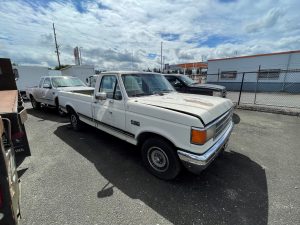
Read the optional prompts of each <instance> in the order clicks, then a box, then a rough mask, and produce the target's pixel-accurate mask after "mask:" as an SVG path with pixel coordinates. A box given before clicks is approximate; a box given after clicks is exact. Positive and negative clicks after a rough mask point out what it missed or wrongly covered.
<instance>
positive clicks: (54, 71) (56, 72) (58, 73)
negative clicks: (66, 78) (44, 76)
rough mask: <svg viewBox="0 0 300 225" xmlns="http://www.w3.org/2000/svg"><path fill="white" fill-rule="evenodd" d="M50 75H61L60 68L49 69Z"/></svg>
mask: <svg viewBox="0 0 300 225" xmlns="http://www.w3.org/2000/svg"><path fill="white" fill-rule="evenodd" d="M48 76H61V71H60V70H48Z"/></svg>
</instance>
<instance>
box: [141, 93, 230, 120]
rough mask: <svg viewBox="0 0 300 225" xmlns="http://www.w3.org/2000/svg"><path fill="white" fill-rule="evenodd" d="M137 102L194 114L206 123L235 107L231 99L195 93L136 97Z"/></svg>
mask: <svg viewBox="0 0 300 225" xmlns="http://www.w3.org/2000/svg"><path fill="white" fill-rule="evenodd" d="M135 102H138V103H141V104H146V105H151V106H156V107H160V108H165V109H168V110H173V111H177V112H181V113H184V114H188V115H193V116H196V117H198V118H200V119H201V120H202V122H203V123H204V125H207V124H208V123H210V122H211V121H213V120H215V119H216V118H218V117H219V116H221V115H222V114H224V113H225V112H227V111H228V110H229V109H231V108H232V107H233V103H232V102H231V101H230V100H229V99H224V98H219V97H212V96H204V95H203V96H201V95H193V94H182V93H176V92H175V93H169V94H165V95H163V96H159V95H152V96H147V97H138V98H135Z"/></svg>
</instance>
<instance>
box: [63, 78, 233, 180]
mask: <svg viewBox="0 0 300 225" xmlns="http://www.w3.org/2000/svg"><path fill="white" fill-rule="evenodd" d="M58 96H59V104H60V107H61V109H62V110H63V111H64V112H66V113H68V114H69V115H70V122H71V125H72V127H73V129H74V130H79V129H80V128H81V127H82V125H83V123H86V124H89V125H91V126H94V127H97V128H98V129H100V130H103V131H104V132H107V133H109V134H111V135H114V136H116V137H118V138H120V139H123V140H125V141H127V142H129V143H131V144H134V145H137V146H139V147H140V149H141V153H142V160H143V163H144V165H145V167H146V168H147V169H148V170H149V171H150V172H151V173H152V174H154V175H155V176H157V177H159V178H161V179H166V180H169V179H173V178H175V177H176V176H177V175H178V174H179V172H180V170H181V168H182V166H185V167H186V168H187V169H188V170H190V171H192V172H194V173H199V172H200V171H202V170H203V169H205V168H206V167H207V166H208V165H209V164H210V163H211V162H212V161H213V160H214V159H215V157H216V156H217V155H218V154H219V153H220V152H221V151H223V150H224V149H225V147H226V145H227V142H228V139H229V136H230V134H231V131H232V129H233V122H232V114H233V103H232V102H231V101H230V100H229V99H224V98H220V97H211V96H204V95H203V96H201V95H192V94H182V93H177V92H176V91H174V89H173V87H172V86H171V85H170V83H169V82H168V81H167V80H166V78H165V77H164V76H163V75H161V74H157V73H146V72H105V73H102V74H101V75H99V76H98V77H97V81H96V85H95V91H94V92H93V91H90V92H87V91H85V92H83V91H72V92H59V93H58Z"/></svg>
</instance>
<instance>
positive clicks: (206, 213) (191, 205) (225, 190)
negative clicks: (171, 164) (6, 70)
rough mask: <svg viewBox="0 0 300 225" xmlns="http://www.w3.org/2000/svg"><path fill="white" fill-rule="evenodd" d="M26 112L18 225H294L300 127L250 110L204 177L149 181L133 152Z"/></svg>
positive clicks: (298, 212)
mask: <svg viewBox="0 0 300 225" xmlns="http://www.w3.org/2000/svg"><path fill="white" fill-rule="evenodd" d="M26 106H27V107H28V111H27V112H28V117H29V118H28V121H27V122H26V129H27V132H28V138H29V142H30V146H31V151H32V156H31V157H29V158H27V159H26V160H25V161H24V162H23V163H22V164H21V165H20V167H19V170H20V171H21V173H22V176H21V182H22V198H21V207H22V209H21V210H22V220H21V224H22V225H25V224H26V225H27V224H28V225H34V224H37V225H47V224H72V225H76V224H84V225H89V224H94V225H96V224H114V225H117V224H154V225H157V224H159V225H162V224H230V225H233V224H249V225H250V224H251V225H253V224H272V225H276V224H278V225H279V224H280V225H282V224H300V176H299V174H300V118H299V117H295V116H286V115H279V114H270V113H262V112H252V111H242V110H238V111H236V113H237V115H239V117H240V123H239V124H237V125H236V126H235V128H234V131H233V133H232V136H231V139H230V142H229V146H228V149H227V150H226V152H225V154H224V155H223V156H222V157H220V158H217V159H216V160H215V162H214V163H213V164H212V165H210V166H209V167H208V168H207V170H205V171H204V172H203V173H202V174H201V175H199V176H195V175H192V174H190V173H188V172H186V171H184V172H183V173H182V174H181V175H180V176H179V177H178V178H177V179H176V180H174V181H169V182H166V181H162V180H159V179H157V178H156V177H153V176H152V175H151V174H149V173H148V172H147V171H146V170H145V169H144V167H143V165H142V163H141V157H140V153H139V151H138V149H136V148H135V147H134V146H132V145H130V144H127V143H125V142H123V141H121V140H119V139H117V138H114V137H112V136H110V135H108V134H105V133H103V132H101V131H99V130H97V129H95V128H92V127H86V128H85V129H84V130H83V131H82V132H75V131H73V130H72V129H70V126H69V123H68V118H61V117H59V116H58V115H57V114H56V113H55V111H53V110H51V109H42V110H40V111H35V110H33V109H31V106H30V105H29V104H26Z"/></svg>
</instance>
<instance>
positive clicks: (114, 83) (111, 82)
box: [99, 75, 122, 100]
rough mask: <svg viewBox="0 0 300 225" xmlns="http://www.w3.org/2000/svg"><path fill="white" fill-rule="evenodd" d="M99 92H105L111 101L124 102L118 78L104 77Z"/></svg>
mask: <svg viewBox="0 0 300 225" xmlns="http://www.w3.org/2000/svg"><path fill="white" fill-rule="evenodd" d="M99 92H105V93H106V97H107V98H110V99H116V100H122V93H121V90H120V87H119V84H118V80H117V77H116V76H113V75H107V76H103V77H102V80H101V84H100V88H99Z"/></svg>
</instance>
